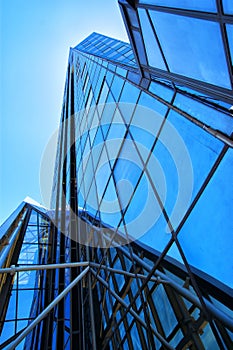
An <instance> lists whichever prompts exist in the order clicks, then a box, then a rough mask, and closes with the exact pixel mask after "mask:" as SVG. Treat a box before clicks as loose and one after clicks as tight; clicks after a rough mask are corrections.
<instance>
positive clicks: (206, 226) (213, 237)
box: [178, 150, 233, 288]
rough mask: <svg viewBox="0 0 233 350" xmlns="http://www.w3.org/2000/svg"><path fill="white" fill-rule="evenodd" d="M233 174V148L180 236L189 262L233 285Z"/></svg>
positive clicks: (230, 285)
mask: <svg viewBox="0 0 233 350" xmlns="http://www.w3.org/2000/svg"><path fill="white" fill-rule="evenodd" d="M232 173H233V151H232V150H229V151H228V153H227V154H226V155H225V157H224V158H223V160H222V162H221V164H220V165H219V168H218V169H217V171H216V173H215V175H214V176H213V178H212V179H211V181H210V183H209V184H208V186H207V188H206V190H205V192H204V193H203V194H202V196H201V198H200V199H199V201H198V203H197V204H196V206H195V208H194V209H193V211H192V213H191V215H190V216H189V218H188V220H187V222H186V223H185V225H184V227H183V229H182V230H181V232H180V233H179V235H178V239H179V241H180V243H181V246H182V248H183V250H184V253H185V255H186V257H187V259H188V262H189V263H190V264H191V265H193V266H195V267H196V268H198V269H200V270H202V271H204V272H206V273H208V274H209V275H211V276H213V277H215V278H216V279H218V280H220V281H221V282H223V283H225V284H226V285H228V286H229V287H231V288H232V287H233V280H232V270H233V255H232V249H231V247H232V246H233V235H232V232H233V222H232V215H233V212H232V201H233V187H232V185H231V184H232ZM216 247H217V249H216Z"/></svg>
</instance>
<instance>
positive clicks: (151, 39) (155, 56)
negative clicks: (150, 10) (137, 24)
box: [138, 9, 166, 70]
mask: <svg viewBox="0 0 233 350" xmlns="http://www.w3.org/2000/svg"><path fill="white" fill-rule="evenodd" d="M138 13H139V17H140V21H141V28H142V34H143V39H144V43H145V47H146V53H147V58H148V62H149V65H150V66H153V67H156V68H160V69H164V70H166V66H165V63H164V60H163V57H162V54H161V51H160V48H159V46H158V43H157V40H156V38H155V35H154V33H153V29H152V27H151V25H150V22H149V19H148V16H147V13H146V11H145V10H143V9H138Z"/></svg>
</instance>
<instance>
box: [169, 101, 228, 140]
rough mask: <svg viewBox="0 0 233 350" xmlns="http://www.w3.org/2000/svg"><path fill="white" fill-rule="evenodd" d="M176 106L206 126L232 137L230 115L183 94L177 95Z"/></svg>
mask: <svg viewBox="0 0 233 350" xmlns="http://www.w3.org/2000/svg"><path fill="white" fill-rule="evenodd" d="M174 104H175V106H177V107H178V108H180V109H182V110H183V111H185V112H187V113H189V114H190V115H191V116H193V117H195V118H196V119H198V120H200V121H202V122H203V123H205V124H206V125H208V126H211V127H212V128H214V129H217V130H221V131H222V132H224V133H226V134H228V135H231V133H232V131H233V119H232V117H230V116H229V115H226V114H224V113H221V112H220V111H217V110H216V109H213V108H210V107H208V106H206V105H204V104H203V103H200V102H197V101H195V100H194V99H192V98H191V97H187V96H184V95H181V94H177V95H176V98H175V102H174Z"/></svg>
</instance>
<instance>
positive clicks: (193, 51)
mask: <svg viewBox="0 0 233 350" xmlns="http://www.w3.org/2000/svg"><path fill="white" fill-rule="evenodd" d="M149 13H150V16H151V19H152V21H153V24H154V27H155V30H156V33H157V35H158V39H159V41H160V44H161V47H162V50H163V52H164V55H165V58H166V61H167V63H168V66H169V69H170V71H171V72H173V73H177V74H181V75H185V76H187V77H189V78H193V79H197V80H201V81H203V82H207V83H210V84H214V85H217V86H222V87H225V88H228V89H230V88H231V85H230V79H229V72H228V68H227V64H226V57H225V53H224V48H223V43H222V37H221V31H220V26H219V24H218V23H216V22H211V21H206V20H202V19H197V18H190V17H185V16H179V15H174V14H169V13H163V12H157V11H149ZM170 38H173V39H172V40H170ZM213 41H214V42H215V43H216V46H215V50H214V51H213V50H212V42H213ZM174 52H176V55H174Z"/></svg>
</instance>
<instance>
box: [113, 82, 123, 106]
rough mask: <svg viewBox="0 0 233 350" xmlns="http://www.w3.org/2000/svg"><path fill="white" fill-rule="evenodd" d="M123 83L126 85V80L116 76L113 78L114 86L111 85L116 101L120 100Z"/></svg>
mask: <svg viewBox="0 0 233 350" xmlns="http://www.w3.org/2000/svg"><path fill="white" fill-rule="evenodd" d="M123 85H124V80H123V79H121V78H119V77H117V76H115V77H114V79H113V83H112V86H111V92H112V94H113V96H114V98H115V101H116V102H117V101H118V100H119V96H120V93H121V89H122V87H123Z"/></svg>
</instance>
